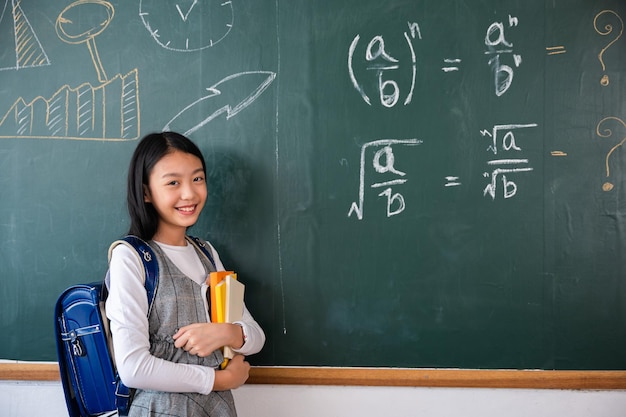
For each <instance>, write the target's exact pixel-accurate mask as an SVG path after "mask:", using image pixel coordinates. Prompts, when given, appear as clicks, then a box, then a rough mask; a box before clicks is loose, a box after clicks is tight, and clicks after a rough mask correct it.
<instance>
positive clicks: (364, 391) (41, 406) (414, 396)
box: [0, 381, 626, 417]
mask: <svg viewBox="0 0 626 417" xmlns="http://www.w3.org/2000/svg"><path fill="white" fill-rule="evenodd" d="M235 400H236V403H237V409H238V412H239V417H319V416H324V417H335V416H336V417H352V416H359V417H369V416H372V417H374V416H377V417H378V416H381V415H393V416H394V417H397V416H427V417H444V416H445V417H448V416H454V417H456V416H463V417H503V416H506V417H522V416H523V417H529V416H532V417H555V416H558V417H560V416H567V417H618V416H619V417H623V416H624V415H626V391H564V390H519V389H474V388H472V389H468V388H465V389H463V388H394V387H336V386H293V385H245V386H243V387H241V388H240V389H238V390H236V391H235ZM0 416H2V417H5V416H6V417H32V416H41V417H66V416H67V411H66V409H65V402H64V399H63V389H62V387H61V383H60V382H43V381H42V382H38V381H0Z"/></svg>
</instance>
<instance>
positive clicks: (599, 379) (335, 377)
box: [0, 362, 626, 390]
mask: <svg viewBox="0 0 626 417" xmlns="http://www.w3.org/2000/svg"><path fill="white" fill-rule="evenodd" d="M0 380H21V381H58V380H59V368H58V365H57V364H55V363H20V362H18V363H0ZM247 383H248V384H278V385H346V386H393V387H442V388H446V387H447V388H455V387H456V388H529V389H576V390H577V389H584V390H588V389H596V390H614V389H620V390H621V389H626V371H542V370H473V369H467V370H465V369H404V368H402V369H397V368H325V367H253V368H252V369H251V371H250V379H249V380H248V382H247Z"/></svg>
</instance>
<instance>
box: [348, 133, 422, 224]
mask: <svg viewBox="0 0 626 417" xmlns="http://www.w3.org/2000/svg"><path fill="white" fill-rule="evenodd" d="M421 143H422V141H421V140H419V139H381V140H376V141H373V142H368V143H366V144H364V145H363V146H361V158H360V170H359V198H358V201H355V202H353V203H352V205H351V206H350V210H349V211H348V217H350V216H352V215H353V214H355V215H356V217H357V218H358V219H359V220H362V219H363V212H364V201H365V188H366V182H367V183H368V185H367V187H369V188H371V189H373V190H380V189H383V191H382V192H380V193H379V194H378V196H379V197H385V198H386V200H387V204H386V207H387V208H386V215H387V217H391V216H395V215H397V214H400V213H402V212H403V211H404V209H405V208H406V203H405V201H404V196H403V195H402V194H401V193H399V192H395V190H396V189H397V187H399V186H401V185H403V184H406V182H407V181H408V178H406V173H405V172H403V171H401V170H400V169H399V168H397V167H396V162H395V155H394V148H399V147H402V146H415V145H420V144H421ZM372 152H373V155H372V154H371V153H372ZM368 156H371V159H369V158H368ZM366 160H367V162H366ZM368 168H370V169H369V170H368ZM366 171H367V172H370V171H373V172H372V176H373V178H372V180H367V181H366ZM368 178H369V177H368Z"/></svg>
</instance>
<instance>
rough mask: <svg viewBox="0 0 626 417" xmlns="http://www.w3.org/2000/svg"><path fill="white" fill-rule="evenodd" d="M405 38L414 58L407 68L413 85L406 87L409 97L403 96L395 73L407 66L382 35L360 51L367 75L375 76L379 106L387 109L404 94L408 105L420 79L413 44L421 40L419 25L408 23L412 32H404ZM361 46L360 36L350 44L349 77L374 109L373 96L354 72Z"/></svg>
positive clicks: (364, 99) (374, 38) (371, 40)
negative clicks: (389, 48) (388, 45)
mask: <svg viewBox="0 0 626 417" xmlns="http://www.w3.org/2000/svg"><path fill="white" fill-rule="evenodd" d="M403 35H404V39H405V40H406V44H407V47H408V50H409V52H410V57H411V58H410V62H409V64H408V65H407V67H408V71H409V72H410V77H409V78H410V80H411V82H410V85H408V86H406V87H405V89H408V91H407V93H406V94H403V93H402V91H403V89H402V88H401V87H400V85H399V84H398V81H397V80H396V78H395V76H394V75H396V72H398V71H401V70H402V69H403V68H404V64H403V63H402V62H400V59H398V58H396V57H395V56H394V55H392V54H391V53H390V52H389V50H388V48H387V46H386V45H385V38H384V37H383V36H381V35H377V36H374V37H373V38H372V39H370V40H369V41H368V42H367V45H366V46H365V47H364V48H362V49H358V50H359V51H361V55H360V57H361V58H363V60H364V62H365V70H366V72H370V73H371V74H373V76H374V77H375V80H376V91H375V92H374V94H375V95H376V96H377V97H378V100H380V104H382V105H383V106H384V107H387V108H389V107H394V106H395V105H396V104H397V103H398V101H399V100H400V98H401V97H402V96H403V95H404V104H405V105H407V104H409V103H410V102H411V100H412V99H413V91H414V89H415V80H416V76H417V58H416V55H415V48H414V47H413V44H412V41H413V40H414V39H416V38H421V33H420V30H419V25H418V24H417V23H409V30H408V31H406V32H404V33H403ZM360 43H361V36H360V35H356V36H355V37H354V39H353V40H352V43H351V44H350V49H349V50H348V74H349V76H350V81H352V85H353V86H354V88H355V89H356V90H357V91H358V92H359V94H360V95H361V98H362V99H363V101H365V102H366V103H367V104H368V105H370V106H371V105H372V100H371V98H370V94H372V93H368V92H367V91H366V89H365V88H364V87H363V84H362V83H361V82H359V80H358V79H357V76H356V75H355V74H356V73H355V70H354V61H355V53H356V51H357V47H359V46H360Z"/></svg>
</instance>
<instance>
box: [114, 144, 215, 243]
mask: <svg viewBox="0 0 626 417" xmlns="http://www.w3.org/2000/svg"><path fill="white" fill-rule="evenodd" d="M175 150H178V151H181V152H185V153H188V154H191V155H194V156H196V157H198V158H199V159H200V161H202V170H203V171H204V174H205V175H206V164H205V162H204V157H203V156H202V152H200V149H198V147H197V146H196V144H195V143H193V142H192V141H191V140H190V139H189V138H187V137H185V136H183V135H181V134H180V133H175V132H161V133H150V134H149V135H146V136H144V137H143V139H141V141H140V142H139V144H138V145H137V148H135V152H134V153H133V156H132V158H131V160H130V166H129V167H128V183H127V184H128V191H127V195H126V200H127V204H128V214H129V215H130V228H129V230H128V234H130V235H135V236H138V237H140V238H142V239H144V240H151V239H152V237H153V236H154V234H155V233H156V231H157V226H158V225H159V215H158V213H157V212H156V210H155V209H154V206H153V205H152V204H151V203H146V202H145V197H144V196H145V188H146V187H148V182H149V179H150V173H151V172H152V168H154V165H156V163H157V162H159V161H160V160H161V158H163V157H164V156H165V155H167V154H169V153H171V152H174V151H175Z"/></svg>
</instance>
